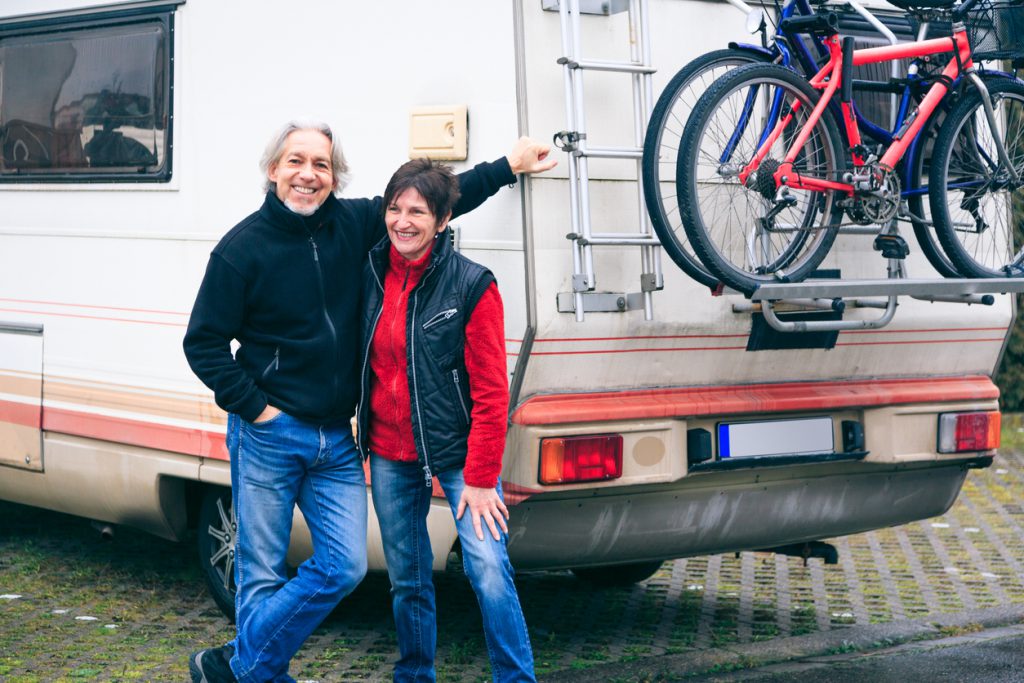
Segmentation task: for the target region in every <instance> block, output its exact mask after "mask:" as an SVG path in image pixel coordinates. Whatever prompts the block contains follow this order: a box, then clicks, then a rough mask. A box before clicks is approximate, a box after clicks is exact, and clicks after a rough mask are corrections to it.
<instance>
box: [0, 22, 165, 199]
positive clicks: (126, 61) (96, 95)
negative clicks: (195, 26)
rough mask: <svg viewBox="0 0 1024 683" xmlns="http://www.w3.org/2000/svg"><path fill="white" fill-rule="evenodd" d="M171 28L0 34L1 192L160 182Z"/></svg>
mask: <svg viewBox="0 0 1024 683" xmlns="http://www.w3.org/2000/svg"><path fill="white" fill-rule="evenodd" d="M171 19H172V12H170V11H166V9H165V11H163V12H159V13H157V12H152V11H150V12H146V13H145V14H143V15H141V16H134V17H133V16H131V15H129V16H127V17H126V16H125V14H124V13H120V14H118V15H117V16H116V18H115V17H111V18H108V19H106V20H104V19H103V17H102V15H91V16H88V17H80V16H79V17H73V18H67V19H58V18H55V19H53V20H50V21H41V22H30V23H27V24H22V25H21V26H22V27H23V28H21V30H19V28H18V25H14V26H10V25H9V26H4V25H2V24H0V145H2V148H0V149H2V153H0V182H33V181H34V182H166V181H167V180H169V179H170V177H171V165H170V156H169V151H170V146H171V130H170V121H171V116H170V113H171V112H170V100H171V97H170V90H171V73H170V71H171V69H170V64H171V62H170V52H171V27H172V23H171ZM26 26H27V28H25V27H26Z"/></svg>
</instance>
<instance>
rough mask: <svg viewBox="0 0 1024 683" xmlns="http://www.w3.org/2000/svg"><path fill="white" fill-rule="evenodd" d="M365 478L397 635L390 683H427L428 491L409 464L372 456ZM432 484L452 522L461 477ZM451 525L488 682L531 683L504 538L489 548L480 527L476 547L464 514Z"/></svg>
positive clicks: (453, 474)
mask: <svg viewBox="0 0 1024 683" xmlns="http://www.w3.org/2000/svg"><path fill="white" fill-rule="evenodd" d="M370 474H371V476H370V481H371V484H372V488H373V507H374V510H375V511H376V513H377V519H378V520H379V521H380V531H381V537H382V539H383V541H384V558H385V559H386V560H387V563H388V576H389V577H390V578H391V595H392V609H393V610H394V615H395V626H396V628H397V631H398V651H399V659H398V662H397V664H396V665H395V681H399V682H403V683H404V682H405V681H433V680H434V679H435V673H434V654H435V652H436V650H437V616H436V608H435V604H434V583H433V576H432V567H433V553H432V552H431V550H430V538H429V536H428V535H427V512H428V511H429V509H430V492H431V488H430V487H428V486H426V485H425V484H424V480H423V470H422V468H421V467H420V466H419V465H418V464H417V463H415V462H394V461H391V460H387V459H385V458H382V457H379V456H376V455H374V456H373V457H372V458H371V459H370ZM437 479H438V481H439V482H440V483H441V488H442V489H443V490H444V494H445V497H446V498H447V499H448V504H449V505H450V506H451V510H452V515H454V514H455V512H456V511H457V509H458V504H459V496H460V495H461V494H462V489H463V488H464V487H465V485H466V483H465V480H464V479H463V478H462V470H455V471H449V472H443V473H441V474H438V475H437ZM498 494H499V495H501V484H498ZM455 524H456V528H457V529H458V532H459V541H460V542H461V545H462V564H463V567H464V568H465V570H466V576H467V577H468V578H469V582H470V584H471V585H472V586H473V590H474V591H475V592H476V599H477V602H479V604H480V612H481V614H482V615H483V623H484V637H485V638H486V640H487V654H488V656H489V657H490V660H491V671H492V674H493V677H494V680H495V681H501V682H506V681H534V680H536V679H535V678H534V674H533V651H532V650H531V649H530V637H529V635H528V634H527V632H526V620H525V619H524V618H523V611H522V608H521V607H520V606H519V596H518V595H517V593H516V587H515V584H514V583H513V581H512V579H513V571H512V565H511V564H510V563H509V561H508V552H507V551H506V547H505V546H506V543H507V542H508V539H507V537H506V536H505V534H502V535H501V540H500V541H495V540H494V537H493V536H491V534H490V531H489V530H488V529H487V526H486V525H484V540H482V541H481V540H480V539H478V538H477V537H476V532H475V531H474V530H473V522H472V520H471V519H470V514H469V511H468V510H467V511H466V513H465V514H464V515H463V516H462V520H461V521H456V523H455Z"/></svg>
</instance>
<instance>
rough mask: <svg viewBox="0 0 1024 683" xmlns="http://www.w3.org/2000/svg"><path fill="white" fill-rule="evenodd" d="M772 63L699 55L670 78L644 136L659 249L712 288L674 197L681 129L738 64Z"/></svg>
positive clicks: (747, 55)
mask: <svg viewBox="0 0 1024 683" xmlns="http://www.w3.org/2000/svg"><path fill="white" fill-rule="evenodd" d="M768 61H770V60H769V58H768V56H766V55H763V54H760V53H756V52H750V51H747V50H736V49H731V48H729V49H724V50H715V51H714V52H709V53H707V54H705V55H701V56H700V57H697V59H695V60H693V61H692V62H690V63H689V64H687V65H686V66H684V67H683V68H682V69H680V70H679V72H678V73H677V74H676V75H675V76H673V77H672V80H670V81H669V82H668V85H667V86H665V90H664V91H663V92H662V93H661V96H660V97H659V98H658V102H657V104H655V105H654V111H653V113H652V114H651V121H650V123H649V124H648V125H647V134H646V136H645V137H644V156H643V163H642V168H643V185H644V201H645V203H646V204H647V212H648V213H649V214H650V216H651V224H652V225H653V226H654V229H655V232H656V233H657V235H658V238H659V239H660V240H661V246H662V248H664V249H665V253H667V254H668V255H669V258H671V259H672V260H673V261H674V262H675V264H676V265H677V266H679V267H680V268H681V269H682V270H683V272H684V273H686V274H687V275H689V276H690V277H692V278H693V279H694V280H696V281H697V282H700V283H701V284H703V285H706V286H708V287H712V288H713V287H716V286H717V285H718V278H717V277H715V276H714V275H712V274H711V273H709V272H708V270H707V269H706V268H705V267H704V265H703V264H702V263H701V262H700V260H699V259H698V258H697V256H696V255H695V254H694V253H693V248H692V247H691V246H690V242H689V240H688V238H687V237H686V231H685V230H684V229H683V224H682V221H681V220H680V219H679V202H678V201H677V199H676V160H677V157H678V155H679V140H680V138H682V136H683V127H684V126H685V125H686V120H687V119H688V118H689V116H690V112H691V111H692V110H693V105H694V104H696V102H697V99H698V98H699V97H700V96H701V94H702V93H704V92H705V91H706V90H707V89H708V88H709V87H710V86H711V84H712V83H714V82H715V81H716V80H718V79H719V78H721V76H722V75H724V74H726V73H728V72H729V71H731V70H732V69H734V68H736V67H737V66H743V65H745V64H758V63H766V62H768Z"/></svg>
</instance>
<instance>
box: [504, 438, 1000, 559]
mask: <svg viewBox="0 0 1024 683" xmlns="http://www.w3.org/2000/svg"><path fill="white" fill-rule="evenodd" d="M991 462H992V456H991V455H985V456H978V457H974V458H970V459H961V460H958V461H955V462H950V461H946V462H930V463H913V464H906V465H896V466H893V465H877V464H873V463H867V462H829V463H818V464H810V463H809V464H806V465H794V466H788V467H773V468H770V469H756V470H751V469H747V470H742V471H730V472H721V471H718V472H706V473H697V472H694V473H693V474H692V475H691V476H688V477H686V478H684V479H683V480H680V481H678V482H675V483H673V484H671V485H667V486H656V487H633V488H631V489H628V490H624V489H618V490H611V489H592V490H590V491H580V490H577V491H573V492H572V494H573V495H571V496H564V495H563V496H558V497H556V496H546V495H538V496H533V497H531V498H529V499H528V500H526V501H524V502H523V503H521V504H519V505H517V506H515V507H514V508H512V519H511V523H510V525H509V526H510V537H509V555H510V557H511V559H512V562H513V564H514V565H515V566H516V568H517V569H555V568H565V567H585V566H592V565H601V564H615V563H624V562H638V561H644V560H657V559H669V558H677V557H686V556H693V555H706V554H715V553H721V552H733V551H740V550H753V549H757V548H766V547H772V546H780V545H786V544H791V543H798V542H804V541H810V540H815V539H822V538H832V537H836V536H843V535H847V534H853V533H859V532H862V531H867V530H871V529H877V528H881V527H887V526H894V525H898V524H905V523H907V522H912V521H915V520H919V519H925V518H928V517H933V516H936V515H940V514H942V513H944V512H945V511H946V510H948V509H949V507H950V506H951V505H952V504H953V502H954V501H955V500H956V497H957V495H958V494H959V492H960V488H961V487H962V485H963V482H964V478H965V477H966V474H967V471H968V470H969V469H971V468H975V467H984V466H987V465H988V464H990V463H991Z"/></svg>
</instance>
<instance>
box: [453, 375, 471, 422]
mask: <svg viewBox="0 0 1024 683" xmlns="http://www.w3.org/2000/svg"><path fill="white" fill-rule="evenodd" d="M452 378H453V379H454V380H455V395H456V396H458V397H459V405H460V406H462V416H463V417H464V418H466V424H469V411H468V410H466V401H465V400H464V399H463V398H462V387H460V386H459V369H458V368H454V369H453V370H452Z"/></svg>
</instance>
